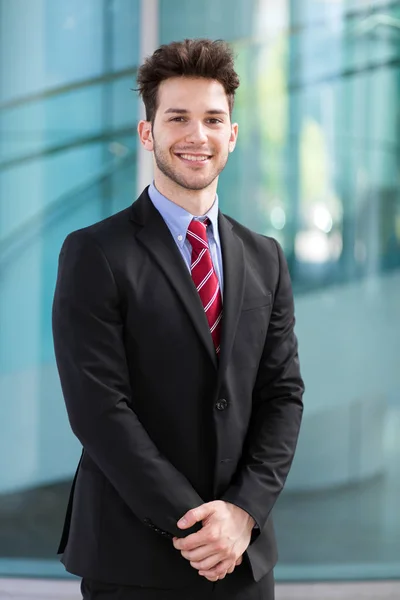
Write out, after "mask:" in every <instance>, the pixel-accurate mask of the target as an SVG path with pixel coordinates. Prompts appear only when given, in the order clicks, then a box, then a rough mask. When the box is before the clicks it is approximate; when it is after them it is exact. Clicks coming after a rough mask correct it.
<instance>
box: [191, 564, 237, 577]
mask: <svg viewBox="0 0 400 600" xmlns="http://www.w3.org/2000/svg"><path fill="white" fill-rule="evenodd" d="M231 564H232V561H231V560H223V561H222V562H220V563H218V565H217V566H216V567H214V568H213V569H209V570H208V571H202V570H200V571H199V574H200V575H204V576H207V577H220V576H221V575H223V576H224V577H225V575H226V572H227V570H228V569H229V568H230V566H231Z"/></svg>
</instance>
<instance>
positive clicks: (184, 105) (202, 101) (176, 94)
mask: <svg viewBox="0 0 400 600" xmlns="http://www.w3.org/2000/svg"><path fill="white" fill-rule="evenodd" d="M169 108H180V109H185V110H188V111H193V112H196V111H206V110H210V109H221V110H224V111H228V110H229V104H228V97H227V95H226V92H225V89H224V86H223V85H222V84H221V83H220V82H219V81H216V80H215V79H205V78H204V77H199V78H194V77H171V78H170V79H166V80H165V81H163V82H162V83H161V84H160V87H159V89H158V110H159V111H160V113H163V112H164V111H165V110H168V109H169Z"/></svg>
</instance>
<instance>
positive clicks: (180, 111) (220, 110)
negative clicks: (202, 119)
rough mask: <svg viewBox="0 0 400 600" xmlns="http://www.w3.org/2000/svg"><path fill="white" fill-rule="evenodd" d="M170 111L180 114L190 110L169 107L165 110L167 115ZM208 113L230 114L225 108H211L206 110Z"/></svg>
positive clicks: (185, 113)
mask: <svg viewBox="0 0 400 600" xmlns="http://www.w3.org/2000/svg"><path fill="white" fill-rule="evenodd" d="M168 113H175V114H178V115H187V114H189V111H188V110H186V108H167V110H166V111H165V113H164V114H165V115H166V114H168ZM206 115H226V116H228V113H227V112H226V111H225V110H222V109H221V108H211V109H210V110H206Z"/></svg>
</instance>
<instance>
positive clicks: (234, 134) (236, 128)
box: [229, 123, 239, 152]
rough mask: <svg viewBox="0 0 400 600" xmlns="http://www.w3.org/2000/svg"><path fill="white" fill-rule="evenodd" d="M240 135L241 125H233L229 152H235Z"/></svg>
mask: <svg viewBox="0 0 400 600" xmlns="http://www.w3.org/2000/svg"><path fill="white" fill-rule="evenodd" d="M238 133H239V125H238V124H237V123H232V125H231V137H230V138H229V152H233V151H234V149H235V146H236V140H237V136H238Z"/></svg>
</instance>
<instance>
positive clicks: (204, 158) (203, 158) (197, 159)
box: [176, 154, 211, 163]
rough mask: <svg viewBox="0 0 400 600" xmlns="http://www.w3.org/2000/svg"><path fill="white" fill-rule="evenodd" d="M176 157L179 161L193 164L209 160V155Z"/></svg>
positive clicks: (180, 155) (181, 155)
mask: <svg viewBox="0 0 400 600" xmlns="http://www.w3.org/2000/svg"><path fill="white" fill-rule="evenodd" d="M176 156H178V158H180V159H181V160H184V161H188V162H193V163H205V162H207V161H208V160H209V159H210V158H211V156H210V155H209V154H176Z"/></svg>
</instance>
